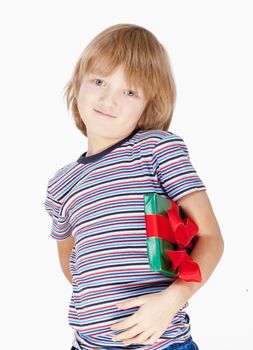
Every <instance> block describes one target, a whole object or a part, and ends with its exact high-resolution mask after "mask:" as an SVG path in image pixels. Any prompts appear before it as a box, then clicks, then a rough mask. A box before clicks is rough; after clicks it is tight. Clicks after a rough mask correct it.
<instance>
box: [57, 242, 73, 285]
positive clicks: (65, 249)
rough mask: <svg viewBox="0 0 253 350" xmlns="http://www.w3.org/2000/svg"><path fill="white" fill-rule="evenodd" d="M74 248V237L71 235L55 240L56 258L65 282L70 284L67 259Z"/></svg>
mask: <svg viewBox="0 0 253 350" xmlns="http://www.w3.org/2000/svg"><path fill="white" fill-rule="evenodd" d="M73 246H74V237H73V236H72V235H71V236H70V237H68V238H67V239H63V240H57V249H58V256H59V261H60V265H61V269H62V271H63V273H64V275H65V276H66V278H67V280H68V281H69V282H70V283H71V284H72V274H71V271H70V267H69V258H70V255H71V251H72V248H73Z"/></svg>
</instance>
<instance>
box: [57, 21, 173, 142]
mask: <svg viewBox="0 0 253 350" xmlns="http://www.w3.org/2000/svg"><path fill="white" fill-rule="evenodd" d="M119 65H122V66H123V69H124V74H125V79H126V81H127V83H129V84H130V86H134V87H138V86H141V87H142V89H143V91H144V95H145V98H146V100H147V104H146V107H145V109H144V111H143V113H142V115H141V117H140V119H139V121H138V123H137V126H136V127H138V128H140V129H143V130H153V129H158V130H168V128H169V125H170V122H171V119H172V114H173V110H174V106H175V100H176V85H175V81H174V78H173V74H172V69H171V65H170V60H169V57H168V54H167V51H166V49H165V48H164V46H163V45H162V44H161V43H160V42H159V41H158V40H157V38H156V37H155V35H154V34H152V33H151V32H150V31H149V30H147V29H146V28H144V27H141V26H139V25H136V24H124V23H123V24H116V25H113V26H111V27H109V28H107V29H105V30H103V31H102V32H100V33H99V34H98V35H97V36H96V37H95V38H94V39H93V40H92V41H91V42H90V43H89V44H88V46H87V47H86V48H85V49H84V51H83V52H82V53H81V55H80V57H79V59H78V61H77V63H76V65H75V68H74V71H73V73H72V77H71V79H70V80H69V81H68V83H67V84H66V85H65V87H64V90H65V92H64V97H65V98H66V102H67V109H68V110H69V109H70V108H71V111H72V114H73V117H74V121H75V124H76V126H77V128H78V129H79V130H80V131H81V132H82V133H83V134H84V135H85V136H87V131H86V126H85V124H84V122H83V121H82V119H81V117H80V114H79V111H78V106H77V97H78V93H79V89H80V86H81V81H82V77H83V75H84V73H86V72H94V71H96V72H101V73H103V75H109V74H111V73H112V72H113V70H114V69H115V68H116V67H118V66H119Z"/></svg>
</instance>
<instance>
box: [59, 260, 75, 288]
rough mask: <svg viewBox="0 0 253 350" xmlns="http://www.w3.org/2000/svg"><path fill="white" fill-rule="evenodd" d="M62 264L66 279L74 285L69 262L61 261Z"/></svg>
mask: <svg viewBox="0 0 253 350" xmlns="http://www.w3.org/2000/svg"><path fill="white" fill-rule="evenodd" d="M60 264H61V269H62V271H63V273H64V275H65V277H66V278H67V280H68V281H69V282H70V283H71V284H72V274H71V271H70V267H69V260H63V259H60Z"/></svg>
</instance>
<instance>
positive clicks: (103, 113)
mask: <svg viewBox="0 0 253 350" xmlns="http://www.w3.org/2000/svg"><path fill="white" fill-rule="evenodd" d="M94 111H95V112H97V113H99V114H101V115H104V116H106V117H111V118H116V117H115V116H114V115H111V114H108V113H105V112H102V111H100V110H98V109H94Z"/></svg>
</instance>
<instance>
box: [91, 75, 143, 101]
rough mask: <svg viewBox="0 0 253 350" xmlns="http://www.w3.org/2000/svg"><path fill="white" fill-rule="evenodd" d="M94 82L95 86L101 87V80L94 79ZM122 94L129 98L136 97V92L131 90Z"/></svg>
mask: <svg viewBox="0 0 253 350" xmlns="http://www.w3.org/2000/svg"><path fill="white" fill-rule="evenodd" d="M94 81H95V84H96V85H98V86H100V85H102V84H100V83H99V82H103V80H102V79H98V78H97V79H94ZM128 92H130V94H128ZM124 93H126V94H127V96H130V97H134V96H137V95H136V92H135V91H133V90H126V91H124Z"/></svg>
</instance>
